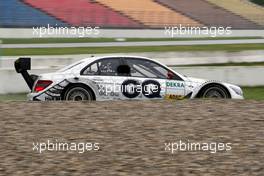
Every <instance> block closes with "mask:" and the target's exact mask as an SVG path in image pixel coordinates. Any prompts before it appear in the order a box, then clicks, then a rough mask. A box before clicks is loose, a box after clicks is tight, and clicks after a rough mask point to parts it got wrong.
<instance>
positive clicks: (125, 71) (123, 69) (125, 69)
mask: <svg viewBox="0 0 264 176" xmlns="http://www.w3.org/2000/svg"><path fill="white" fill-rule="evenodd" d="M130 73H131V69H130V67H129V66H128V65H119V66H118V67H117V74H118V75H121V76H129V75H130Z"/></svg>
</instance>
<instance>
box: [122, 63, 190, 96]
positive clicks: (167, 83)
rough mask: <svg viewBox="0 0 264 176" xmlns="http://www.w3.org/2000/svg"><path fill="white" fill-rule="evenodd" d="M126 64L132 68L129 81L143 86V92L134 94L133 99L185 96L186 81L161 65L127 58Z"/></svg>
mask: <svg viewBox="0 0 264 176" xmlns="http://www.w3.org/2000/svg"><path fill="white" fill-rule="evenodd" d="M125 63H126V64H127V65H129V67H130V68H131V73H130V76H129V77H128V79H127V81H128V82H133V84H137V85H138V86H141V92H136V93H133V96H132V97H133V98H139V99H153V98H158V99H162V98H164V99H181V98H183V97H184V96H185V83H184V81H183V80H182V79H181V78H180V77H179V76H178V75H176V74H175V73H173V72H172V71H170V70H169V69H167V68H166V67H164V66H162V65H160V64H159V63H157V62H154V61H151V60H148V59H142V58H140V59H137V58H126V59H125ZM128 95H129V94H128ZM136 95H137V96H136ZM127 97H128V98H130V97H129V96H127Z"/></svg>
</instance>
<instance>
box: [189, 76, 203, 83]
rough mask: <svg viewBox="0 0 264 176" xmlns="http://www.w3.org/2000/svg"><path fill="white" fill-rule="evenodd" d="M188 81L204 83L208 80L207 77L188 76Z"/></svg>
mask: <svg viewBox="0 0 264 176" xmlns="http://www.w3.org/2000/svg"><path fill="white" fill-rule="evenodd" d="M187 79H188V81H190V82H192V83H198V84H202V83H204V82H206V81H207V80H206V79H200V78H193V77H187Z"/></svg>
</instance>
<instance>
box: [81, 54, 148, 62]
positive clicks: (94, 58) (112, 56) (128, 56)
mask: <svg viewBox="0 0 264 176" xmlns="http://www.w3.org/2000/svg"><path fill="white" fill-rule="evenodd" d="M117 57H118V58H119V57H120V58H137V59H147V60H152V59H150V58H147V57H142V56H133V55H107V56H91V57H88V58H85V59H82V60H81V61H85V62H93V61H96V60H98V59H111V58H117Z"/></svg>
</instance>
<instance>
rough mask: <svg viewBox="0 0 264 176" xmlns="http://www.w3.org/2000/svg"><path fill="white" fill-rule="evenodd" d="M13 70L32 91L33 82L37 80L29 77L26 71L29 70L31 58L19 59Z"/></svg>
mask: <svg viewBox="0 0 264 176" xmlns="http://www.w3.org/2000/svg"><path fill="white" fill-rule="evenodd" d="M14 65H15V69H16V72H17V73H21V74H22V76H23V78H24V80H25V81H26V83H27V85H28V87H29V88H30V90H32V88H33V85H34V82H35V80H36V78H37V76H36V75H29V73H28V70H31V58H29V57H20V58H18V59H17V60H16V61H15V63H14Z"/></svg>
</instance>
